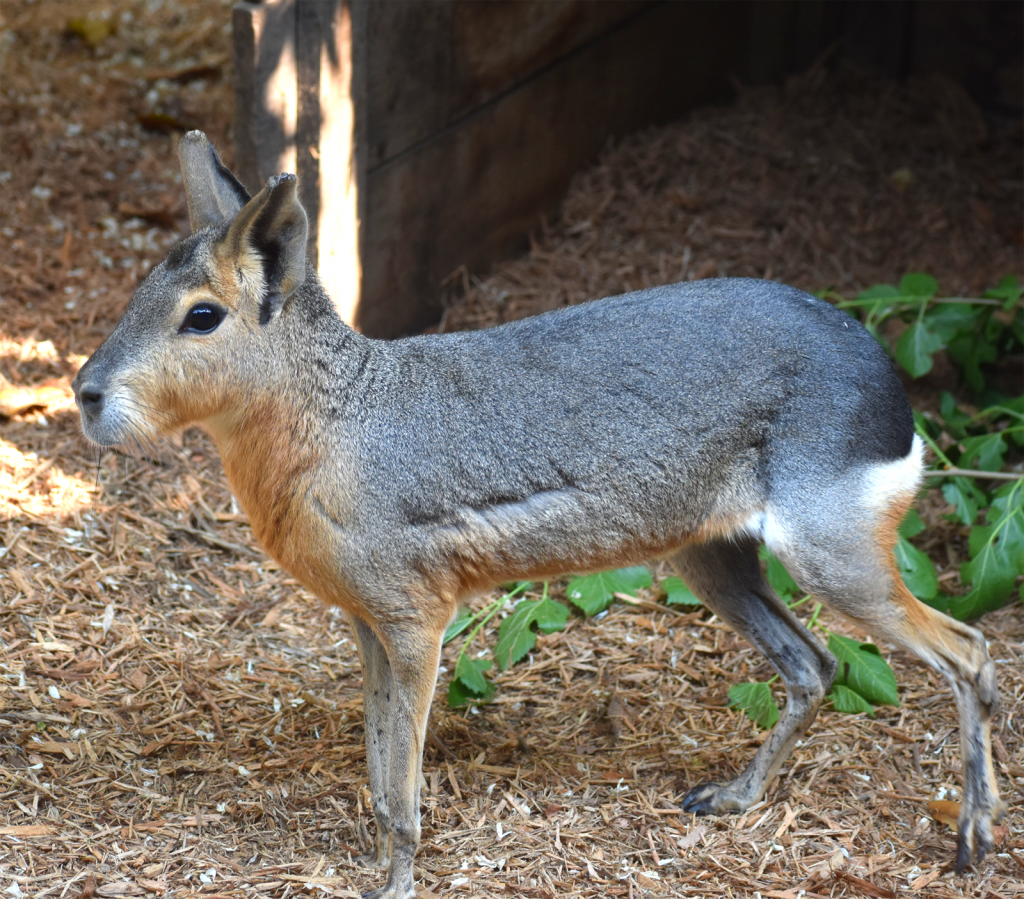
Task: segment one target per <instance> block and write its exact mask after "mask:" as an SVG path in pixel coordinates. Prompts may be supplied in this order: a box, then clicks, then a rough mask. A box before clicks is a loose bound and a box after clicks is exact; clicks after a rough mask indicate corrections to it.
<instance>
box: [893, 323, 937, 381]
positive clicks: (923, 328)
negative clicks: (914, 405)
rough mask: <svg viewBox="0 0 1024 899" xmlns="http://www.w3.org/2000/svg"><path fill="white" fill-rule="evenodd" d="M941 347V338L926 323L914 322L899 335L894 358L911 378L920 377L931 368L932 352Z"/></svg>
mask: <svg viewBox="0 0 1024 899" xmlns="http://www.w3.org/2000/svg"><path fill="white" fill-rule="evenodd" d="M941 347H942V338H941V337H939V335H938V334H935V333H934V332H933V331H932V330H931V329H930V328H929V327H928V325H927V323H925V322H915V323H914V324H912V325H911V326H910V327H909V328H907V330H906V331H904V332H903V334H902V335H901V336H900V339H899V342H898V343H897V344H896V360H897V361H898V362H899V364H900V365H902V366H903V368H904V369H905V370H906V371H907V373H908V374H909V375H910V376H911V377H912V378H920V377H921V376H922V375H926V374H928V372H930V371H931V370H932V364H933V363H932V353H934V352H935V351H936V350H938V349H941Z"/></svg>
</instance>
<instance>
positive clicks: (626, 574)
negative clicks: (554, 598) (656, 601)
mask: <svg viewBox="0 0 1024 899" xmlns="http://www.w3.org/2000/svg"><path fill="white" fill-rule="evenodd" d="M651 583H652V581H651V573H650V572H649V571H648V570H647V569H646V568H644V567H643V566H642V565H638V566H635V567H633V568H618V569H616V570H615V571H602V572H600V573H598V574H588V575H586V576H584V577H575V578H573V579H572V580H571V581H569V586H568V587H566V589H565V592H566V596H568V597H569V602H571V603H572V604H573V605H574V606H576V608H578V609H579V610H580V611H581V612H583V613H584V614H585V615H597V614H598V613H600V612H603V611H604V610H605V609H607V608H608V606H610V605H611V604H612V600H613V599H614V598H615V594H616V593H626V594H628V595H630V596H632V595H633V594H634V593H635V592H636V591H637V590H641V589H643V588H645V587H650V586H651Z"/></svg>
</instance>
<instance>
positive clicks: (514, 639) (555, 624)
mask: <svg viewBox="0 0 1024 899" xmlns="http://www.w3.org/2000/svg"><path fill="white" fill-rule="evenodd" d="M568 620H569V610H568V609H567V608H566V607H565V606H564V605H562V603H560V602H556V601H555V600H553V599H548V598H547V597H545V598H544V599H524V600H520V602H519V603H518V604H517V605H516V608H515V611H514V612H513V613H512V614H511V615H509V616H508V618H506V619H505V620H504V621H502V622H501V625H500V626H499V628H498V642H497V643H496V644H495V646H494V658H495V660H496V661H497V662H498V668H500V669H501V670H502V671H504V670H505V669H506V668H508V667H509V666H510V665H514V664H515V663H516V662H518V661H519V660H520V659H521V658H523V656H525V655H526V654H527V653H528V652H529V651H530V650H531V649H533V647H534V646H535V645H536V643H537V635H536V633H535V632H534V630H533V626H534V625H536V626H537V627H538V628H539V629H540V630H542V631H544V633H546V634H550V633H553V632H554V631H560V630H561V629H562V628H564V627H565V623H566V622H567V621H568Z"/></svg>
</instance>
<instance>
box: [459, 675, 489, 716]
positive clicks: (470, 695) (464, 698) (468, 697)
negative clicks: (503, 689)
mask: <svg viewBox="0 0 1024 899" xmlns="http://www.w3.org/2000/svg"><path fill="white" fill-rule="evenodd" d="M487 684H488V689H487V692H486V693H484V694H481V695H477V694H476V693H474V692H473V691H472V690H470V689H468V688H467V687H466V685H465V684H464V683H463V682H462V681H461V680H457V679H455V678H452V681H451V683H449V684H448V707H449V708H453V709H458V708H462V707H463V706H467V705H470V704H472V703H474V702H479V703H486V702H490V701H491V699H492V698H493V697H494V692H495V690H494V685H493V684H491V682H490V681H488V682H487Z"/></svg>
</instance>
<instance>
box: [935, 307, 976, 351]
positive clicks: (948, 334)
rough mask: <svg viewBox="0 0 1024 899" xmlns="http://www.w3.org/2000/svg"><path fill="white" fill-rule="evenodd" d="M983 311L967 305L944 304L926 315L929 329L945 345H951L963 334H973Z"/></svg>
mask: <svg viewBox="0 0 1024 899" xmlns="http://www.w3.org/2000/svg"><path fill="white" fill-rule="evenodd" d="M984 311H985V310H983V309H979V308H978V307H977V306H971V305H969V304H967V303H943V304H941V305H939V306H936V307H934V308H932V309H929V310H928V311H927V312H926V313H925V318H926V319H927V320H928V327H929V329H930V330H931V331H932V332H933V333H934V334H937V335H938V336H939V338H940V339H941V340H942V342H943V343H949V342H950V341H951V340H953V338H955V337H957V336H959V335H961V334H973V333H974V329H975V327H976V326H977V323H978V320H979V318H981V317H982V316H983V315H984Z"/></svg>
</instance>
